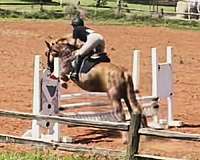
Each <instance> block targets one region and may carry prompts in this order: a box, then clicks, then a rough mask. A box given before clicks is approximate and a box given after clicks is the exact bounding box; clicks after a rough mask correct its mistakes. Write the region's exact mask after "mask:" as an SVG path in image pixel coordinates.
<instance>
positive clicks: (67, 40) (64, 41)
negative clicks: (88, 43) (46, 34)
mask: <svg viewBox="0 0 200 160" xmlns="http://www.w3.org/2000/svg"><path fill="white" fill-rule="evenodd" d="M50 44H51V45H54V44H58V45H59V44H61V45H70V46H74V44H75V39H74V38H73V36H72V34H67V35H66V36H63V37H60V38H57V39H54V40H51V42H50ZM82 45H83V43H82V42H81V41H79V40H77V42H76V46H74V48H76V49H79V48H81V46H82Z"/></svg>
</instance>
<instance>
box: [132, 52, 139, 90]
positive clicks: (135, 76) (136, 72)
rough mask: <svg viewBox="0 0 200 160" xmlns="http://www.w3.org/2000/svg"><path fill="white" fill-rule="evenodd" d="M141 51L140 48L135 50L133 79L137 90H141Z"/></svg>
mask: <svg viewBox="0 0 200 160" xmlns="http://www.w3.org/2000/svg"><path fill="white" fill-rule="evenodd" d="M140 53H141V51H140V50H134V51H133V60H132V61H133V66H132V79H133V84H134V90H135V91H139V87H140V86H139V85H140Z"/></svg>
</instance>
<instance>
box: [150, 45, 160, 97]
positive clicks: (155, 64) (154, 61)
mask: <svg viewBox="0 0 200 160" xmlns="http://www.w3.org/2000/svg"><path fill="white" fill-rule="evenodd" d="M151 58H152V96H154V97H158V69H159V68H158V57H157V50H156V48H152V49H151Z"/></svg>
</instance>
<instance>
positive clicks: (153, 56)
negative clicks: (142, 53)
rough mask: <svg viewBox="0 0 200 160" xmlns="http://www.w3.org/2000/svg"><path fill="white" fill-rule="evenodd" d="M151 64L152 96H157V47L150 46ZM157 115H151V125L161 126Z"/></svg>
mask: <svg viewBox="0 0 200 160" xmlns="http://www.w3.org/2000/svg"><path fill="white" fill-rule="evenodd" d="M151 63H152V64H151V65H152V77H151V79H152V89H151V90H152V96H153V97H158V69H159V68H158V56H157V49H156V48H151ZM159 123H160V122H159V115H158V112H157V114H155V115H154V116H153V127H155V128H161V126H160V124H159Z"/></svg>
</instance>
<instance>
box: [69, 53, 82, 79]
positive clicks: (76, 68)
mask: <svg viewBox="0 0 200 160" xmlns="http://www.w3.org/2000/svg"><path fill="white" fill-rule="evenodd" d="M82 59H83V58H82V56H77V57H76V59H75V62H74V63H75V64H74V70H73V72H72V73H71V75H70V77H71V78H72V79H75V80H78V73H79V70H80V67H81V62H82Z"/></svg>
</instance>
